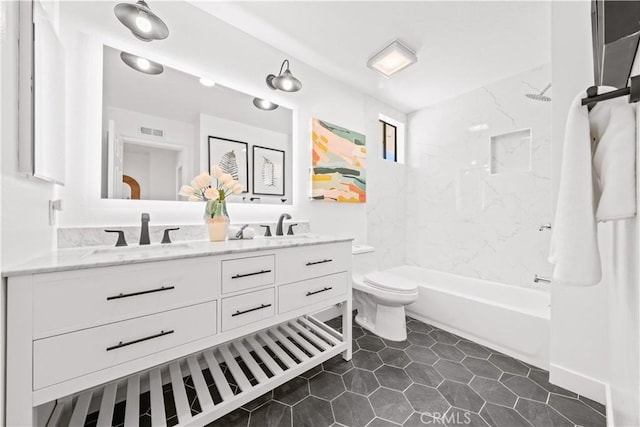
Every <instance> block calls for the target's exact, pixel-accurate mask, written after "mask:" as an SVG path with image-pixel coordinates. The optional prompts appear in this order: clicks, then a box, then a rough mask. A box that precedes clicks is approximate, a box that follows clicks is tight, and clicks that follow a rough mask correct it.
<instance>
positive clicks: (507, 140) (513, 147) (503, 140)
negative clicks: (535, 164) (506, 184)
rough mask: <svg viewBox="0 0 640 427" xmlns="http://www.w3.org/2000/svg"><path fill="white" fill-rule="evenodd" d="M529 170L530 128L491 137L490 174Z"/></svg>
mask: <svg viewBox="0 0 640 427" xmlns="http://www.w3.org/2000/svg"><path fill="white" fill-rule="evenodd" d="M529 171H531V129H522V130H518V131H515V132H508V133H503V134H501V135H495V136H492V137H491V174H492V175H493V174H499V173H508V172H529Z"/></svg>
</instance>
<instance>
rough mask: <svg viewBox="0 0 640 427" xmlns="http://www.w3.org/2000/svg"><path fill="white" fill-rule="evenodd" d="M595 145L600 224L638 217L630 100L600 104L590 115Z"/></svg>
mask: <svg viewBox="0 0 640 427" xmlns="http://www.w3.org/2000/svg"><path fill="white" fill-rule="evenodd" d="M589 124H590V128H591V138H592V141H595V144H596V145H595V151H594V155H593V170H594V173H595V180H596V182H597V184H598V185H597V186H596V191H595V200H594V202H595V206H597V208H596V220H598V221H600V222H602V221H610V220H615V219H625V218H631V217H633V216H635V214H636V123H635V109H634V106H633V105H632V104H629V102H628V100H627V97H622V98H615V99H612V100H609V101H605V102H601V103H599V104H597V105H596V106H595V107H594V108H593V109H592V110H591V112H590V113H589Z"/></svg>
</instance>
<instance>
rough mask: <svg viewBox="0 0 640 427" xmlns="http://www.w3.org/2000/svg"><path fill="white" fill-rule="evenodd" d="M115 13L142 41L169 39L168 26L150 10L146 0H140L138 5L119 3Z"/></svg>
mask: <svg viewBox="0 0 640 427" xmlns="http://www.w3.org/2000/svg"><path fill="white" fill-rule="evenodd" d="M113 12H114V13H115V14H116V17H117V18H118V20H119V21H120V22H122V24H123V25H124V26H125V27H127V28H128V29H129V30H130V31H131V32H132V33H133V35H134V36H136V37H137V38H138V39H140V40H142V41H145V42H150V41H152V40H162V39H166V38H167V37H169V28H167V25H166V24H165V23H164V22H163V21H162V19H160V18H158V16H157V15H156V14H155V13H153V12H152V11H151V9H149V6H148V5H147V3H146V2H145V1H144V0H139V1H138V2H137V3H136V4H130V3H119V4H117V5H116V7H114V8H113Z"/></svg>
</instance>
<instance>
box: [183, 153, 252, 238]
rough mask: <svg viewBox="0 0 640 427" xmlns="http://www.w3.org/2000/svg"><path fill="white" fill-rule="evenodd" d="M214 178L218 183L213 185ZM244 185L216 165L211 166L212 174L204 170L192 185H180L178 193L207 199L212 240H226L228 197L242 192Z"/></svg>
mask: <svg viewBox="0 0 640 427" xmlns="http://www.w3.org/2000/svg"><path fill="white" fill-rule="evenodd" d="M213 178H215V181H216V184H215V186H214V185H212V182H213ZM242 191H243V187H242V185H240V184H238V182H237V181H236V180H235V179H234V178H233V176H232V175H231V174H229V173H226V172H224V171H223V170H222V168H220V166H218V165H216V166H213V167H212V168H211V174H209V173H207V172H202V173H201V174H199V175H197V176H196V177H195V178H193V180H192V181H191V185H183V186H182V187H180V191H179V192H178V194H180V195H181V196H185V197H187V200H189V201H192V202H199V201H206V202H207V204H206V207H205V211H204V219H205V222H206V223H207V226H208V228H209V238H210V240H211V241H220V240H224V239H226V237H227V229H228V227H229V214H228V213H227V203H226V199H227V197H228V196H229V195H231V194H240V193H242Z"/></svg>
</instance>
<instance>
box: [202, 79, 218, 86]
mask: <svg viewBox="0 0 640 427" xmlns="http://www.w3.org/2000/svg"><path fill="white" fill-rule="evenodd" d="M200 84H201V85H202V86H206V87H213V86H215V85H216V82H215V81H213V80H211V79H208V78H206V77H201V78H200Z"/></svg>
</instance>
